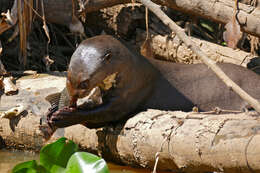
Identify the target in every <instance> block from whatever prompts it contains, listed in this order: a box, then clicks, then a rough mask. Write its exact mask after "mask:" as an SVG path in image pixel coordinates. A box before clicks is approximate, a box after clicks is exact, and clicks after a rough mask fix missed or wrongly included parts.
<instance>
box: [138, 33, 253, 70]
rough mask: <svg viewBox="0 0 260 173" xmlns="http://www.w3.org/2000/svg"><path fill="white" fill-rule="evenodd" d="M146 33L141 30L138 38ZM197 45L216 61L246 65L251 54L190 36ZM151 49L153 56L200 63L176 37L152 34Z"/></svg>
mask: <svg viewBox="0 0 260 173" xmlns="http://www.w3.org/2000/svg"><path fill="white" fill-rule="evenodd" d="M145 36H146V33H145V32H143V33H142V34H141V36H139V38H140V39H142V40H143V41H144V40H145ZM190 38H191V40H192V41H193V42H194V43H196V45H199V47H200V49H201V50H202V51H203V52H205V54H206V55H207V56H208V57H209V58H210V59H212V60H214V61H216V62H225V63H232V64H236V65H241V66H244V67H246V65H247V63H248V62H249V61H250V59H251V58H252V55H251V54H250V53H248V52H245V51H242V50H234V49H232V48H229V47H225V46H220V45H217V44H214V43H211V42H208V41H205V40H201V39H198V38H194V37H190ZM150 41H151V47H152V51H153V53H154V54H155V57H156V58H158V59H162V60H167V61H173V62H178V63H186V64H195V63H202V62H201V60H200V59H199V57H198V56H197V55H196V54H195V53H193V52H192V51H191V50H190V49H189V48H188V47H187V46H186V45H185V44H183V43H182V42H181V41H180V39H179V38H178V37H177V36H176V37H173V38H171V37H169V36H162V35H152V36H151V38H150Z"/></svg>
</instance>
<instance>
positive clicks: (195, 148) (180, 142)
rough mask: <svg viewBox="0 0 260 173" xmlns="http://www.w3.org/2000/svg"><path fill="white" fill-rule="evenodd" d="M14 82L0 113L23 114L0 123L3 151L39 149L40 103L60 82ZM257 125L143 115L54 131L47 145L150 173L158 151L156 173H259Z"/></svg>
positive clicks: (227, 116) (228, 116) (252, 118)
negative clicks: (17, 110)
mask: <svg viewBox="0 0 260 173" xmlns="http://www.w3.org/2000/svg"><path fill="white" fill-rule="evenodd" d="M16 83H17V86H18V88H19V93H18V94H17V95H13V96H6V95H2V96H1V102H0V110H1V111H5V110H8V109H10V108H12V107H14V106H15V105H17V104H23V106H24V107H25V113H22V115H21V116H20V117H16V118H14V119H12V120H8V119H0V129H1V130H0V137H1V138H2V140H0V141H2V142H3V143H5V146H6V147H8V148H17V149H31V150H39V149H40V147H42V146H43V145H44V144H45V143H46V142H45V141H44V138H43V136H44V135H43V134H42V132H41V131H40V130H39V126H40V121H41V120H40V119H41V118H45V117H44V113H45V112H46V111H47V109H48V108H49V107H50V104H49V103H48V102H47V101H46V100H45V99H44V98H45V97H46V96H47V95H49V94H53V93H56V92H59V91H61V90H62V89H63V87H64V86H65V78H64V77H59V76H52V75H46V74H41V75H38V76H37V75H36V76H35V75H32V76H27V77H23V78H20V79H19V80H17V82H16ZM259 122H260V121H259V117H258V116H257V114H256V113H223V114H219V115H217V114H214V113H207V114H206V113H204V114H202V113H201V114H200V113H195V112H181V111H175V112H172V111H160V110H147V111H145V112H141V113H138V114H137V115H135V116H134V117H132V118H130V119H129V120H128V121H127V122H125V123H119V124H116V125H115V126H113V127H112V126H110V127H104V128H99V129H88V128H86V127H84V126H82V125H75V126H71V127H67V128H65V129H59V130H58V131H56V132H55V134H54V135H53V137H52V140H54V139H55V138H58V137H60V136H63V135H64V136H65V137H67V138H69V139H72V140H73V141H74V142H76V143H77V144H79V146H80V147H81V149H84V150H87V151H89V152H93V153H97V154H99V155H101V156H102V157H104V158H105V159H106V160H107V161H114V162H117V163H123V164H127V165H132V166H140V167H146V168H153V165H154V162H155V154H156V153H157V152H160V151H161V152H160V154H159V163H158V167H157V170H171V171H187V172H207V171H225V172H251V171H252V170H253V171H254V172H260V160H259V158H260V148H259V147H258V146H259V145H260V131H259V129H260V128H259V127H260V123H259ZM48 142H50V141H48Z"/></svg>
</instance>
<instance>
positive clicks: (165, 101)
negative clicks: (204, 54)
mask: <svg viewBox="0 0 260 173" xmlns="http://www.w3.org/2000/svg"><path fill="white" fill-rule="evenodd" d="M218 65H219V66H220V67H221V69H222V70H223V71H224V72H225V73H226V74H227V75H228V76H229V77H230V78H231V79H232V80H233V81H234V82H236V83H237V84H238V85H239V86H240V87H241V88H243V89H244V90H245V91H246V92H248V93H249V94H250V95H252V96H254V97H255V98H256V99H260V92H259V91H260V76H259V75H257V74H255V73H254V72H252V71H250V70H248V69H246V68H243V67H240V66H237V65H233V64H218ZM113 73H117V77H116V87H115V88H114V89H112V90H111V91H110V95H109V98H108V100H107V101H106V102H104V103H103V104H102V105H100V106H98V107H96V108H87V107H84V106H83V107H77V105H76V101H77V99H78V98H81V97H85V96H86V95H87V93H88V92H89V91H90V90H91V89H92V88H93V87H95V86H97V85H98V83H100V82H102V80H103V79H104V78H106V77H107V76H108V75H110V74H113ZM66 87H67V91H68V93H69V95H70V106H69V107H65V108H63V109H60V110H58V111H56V112H54V113H53V114H50V115H49V117H48V122H49V124H50V125H51V126H52V127H66V126H70V125H74V124H79V123H83V122H86V123H85V125H86V126H87V127H89V128H98V127H102V126H104V125H106V124H107V123H110V122H116V121H119V120H122V119H126V118H127V117H129V116H130V115H131V113H133V112H136V111H141V110H146V109H148V108H152V109H161V110H182V111H191V110H192V108H193V107H194V106H197V107H198V108H199V109H200V110H201V111H209V110H212V109H214V108H215V107H219V108H221V109H229V110H241V109H242V108H244V107H245V106H246V105H247V104H246V103H245V102H244V101H243V100H242V99H241V98H240V97H239V96H238V95H237V94H236V93H234V92H233V91H232V90H231V89H229V88H228V87H227V86H226V85H225V84H224V83H223V82H222V81H221V80H220V79H219V78H218V77H217V76H216V75H215V74H214V73H213V72H212V71H211V69H209V68H208V67H207V66H206V65H204V64H193V65H185V64H176V63H170V62H164V61H159V60H155V59H146V58H144V57H142V56H141V55H137V54H135V53H133V52H131V51H130V50H129V49H128V48H127V47H126V46H124V44H122V43H121V42H120V41H118V40H117V39H115V38H113V37H112V36H108V35H102V36H96V37H93V38H90V39H87V40H85V41H83V42H82V43H81V44H80V45H79V47H78V48H77V49H76V51H75V52H74V53H73V55H72V58H71V61H70V64H69V68H68V77H67V83H66Z"/></svg>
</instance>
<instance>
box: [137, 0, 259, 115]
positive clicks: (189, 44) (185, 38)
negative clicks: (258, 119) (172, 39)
mask: <svg viewBox="0 0 260 173" xmlns="http://www.w3.org/2000/svg"><path fill="white" fill-rule="evenodd" d="M139 1H140V2H141V3H142V4H144V5H145V6H146V7H148V8H149V9H150V10H151V11H152V12H153V13H154V14H155V15H156V16H157V17H158V18H160V19H161V20H162V22H163V23H164V24H165V25H167V26H169V28H170V29H171V30H172V31H173V32H175V33H176V35H177V36H178V37H179V38H180V39H181V40H182V41H183V42H184V44H185V45H186V46H187V47H188V48H190V49H191V50H192V51H193V52H194V53H195V54H196V55H197V56H198V57H200V59H201V60H202V61H203V62H204V63H205V64H206V65H207V66H208V67H209V68H211V70H213V71H214V72H215V73H216V75H217V76H218V77H219V78H220V79H221V80H222V81H223V82H224V83H225V84H226V85H227V86H228V87H229V88H230V89H232V90H233V91H235V92H236V93H237V94H238V95H239V96H240V97H241V98H242V99H243V100H245V101H247V102H248V103H249V104H250V105H251V106H252V107H253V108H254V109H255V110H256V111H257V112H258V113H260V104H259V102H258V101H257V100H256V99H254V98H253V97H251V96H250V95H248V94H247V93H246V92H245V91H244V90H242V89H241V88H240V87H239V86H238V85H237V84H236V83H234V82H233V81H232V80H231V79H230V78H229V77H228V76H227V75H226V74H225V73H224V72H223V71H222V70H221V69H220V68H219V67H218V66H217V65H216V62H214V61H213V60H211V59H209V58H208V57H207V56H206V54H205V53H204V52H202V51H201V50H200V48H199V47H198V46H196V44H195V43H194V42H193V41H192V40H191V39H189V37H188V36H187V35H186V34H185V33H184V31H183V29H182V28H180V27H179V26H178V25H177V24H175V23H174V22H173V21H172V20H171V19H170V18H169V17H168V16H167V15H166V14H165V13H164V12H163V11H162V10H161V9H160V8H159V6H158V5H157V4H155V3H153V2H151V1H150V0H139Z"/></svg>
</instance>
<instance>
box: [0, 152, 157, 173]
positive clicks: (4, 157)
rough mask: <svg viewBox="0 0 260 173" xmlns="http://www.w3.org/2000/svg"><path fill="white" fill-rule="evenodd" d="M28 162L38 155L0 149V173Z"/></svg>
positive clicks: (125, 170) (133, 172) (120, 171)
mask: <svg viewBox="0 0 260 173" xmlns="http://www.w3.org/2000/svg"><path fill="white" fill-rule="evenodd" d="M29 160H39V154H37V153H32V152H27V151H10V150H1V149H0V173H11V170H12V168H13V167H14V166H15V165H16V164H18V163H21V162H25V161H29ZM108 167H109V170H110V173H151V171H149V170H145V169H134V168H131V167H127V166H119V165H115V164H111V163H109V164H108ZM157 173H159V172H157Z"/></svg>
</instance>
